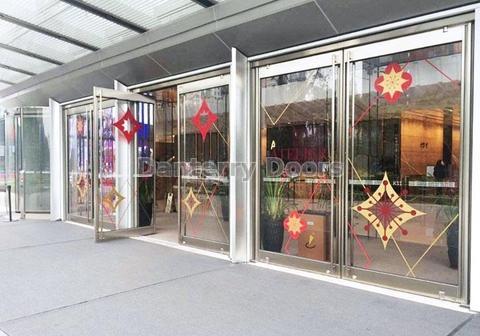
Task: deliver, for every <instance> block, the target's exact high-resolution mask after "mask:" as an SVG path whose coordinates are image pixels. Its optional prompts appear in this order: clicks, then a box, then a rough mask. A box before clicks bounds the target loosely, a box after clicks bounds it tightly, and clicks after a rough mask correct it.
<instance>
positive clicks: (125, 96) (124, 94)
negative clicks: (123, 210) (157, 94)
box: [92, 87, 155, 242]
mask: <svg viewBox="0 0 480 336" xmlns="http://www.w3.org/2000/svg"><path fill="white" fill-rule="evenodd" d="M105 100H107V101H114V102H115V109H117V110H118V109H119V102H124V103H127V104H129V105H130V104H132V105H133V104H137V103H138V104H151V105H153V108H155V101H154V100H153V99H151V98H149V97H146V96H144V95H140V94H137V93H132V92H128V91H120V90H112V89H106V88H100V87H94V88H93V115H92V117H93V120H92V125H93V127H92V128H93V152H92V154H93V166H92V176H93V178H92V183H93V193H94V194H93V196H94V197H93V213H94V215H93V222H94V228H95V241H97V242H99V241H103V240H108V239H112V238H122V237H131V236H138V235H146V234H151V233H154V223H152V222H153V221H152V222H151V225H149V226H145V227H138V216H137V213H136V212H135V209H137V207H136V206H135V204H136V203H137V200H136V193H135V189H134V188H136V178H135V182H134V183H132V184H131V186H130V189H131V191H132V193H131V195H132V199H130V200H129V201H130V202H132V204H134V206H132V208H133V211H132V210H131V209H129V210H128V211H129V212H130V215H129V216H128V218H129V219H127V223H129V225H130V228H123V229H118V228H115V230H109V229H106V228H104V226H103V223H102V222H101V221H100V217H99V216H100V202H101V190H100V171H99V167H100V166H99V164H100V161H99V151H100V147H99V129H100V125H99V121H100V120H99V118H101V116H102V110H103V109H104V105H103V104H104V101H105ZM131 110H132V109H131ZM133 110H134V109H133ZM117 112H118V111H117ZM132 113H134V114H136V113H135V112H132ZM153 115H155V113H153ZM135 138H136V136H135ZM135 148H136V141H133V142H132V143H131V144H129V145H128V147H126V148H125V149H126V150H127V151H129V152H130V153H131V154H132V155H133V156H132V158H133V161H134V162H132V161H130V162H128V163H127V165H128V167H129V171H130V172H132V173H133V175H134V176H130V177H135V174H136V173H138V170H137V164H136V159H137V150H135ZM130 177H127V178H130ZM153 179H154V180H153V183H154V184H155V173H154V174H153Z"/></svg>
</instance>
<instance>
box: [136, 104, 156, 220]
mask: <svg viewBox="0 0 480 336" xmlns="http://www.w3.org/2000/svg"><path fill="white" fill-rule="evenodd" d="M153 108H154V106H153V104H142V103H138V104H135V110H136V115H135V117H136V118H137V120H138V122H139V123H140V125H141V127H140V130H139V131H138V133H137V157H138V159H139V160H138V163H139V164H138V169H139V171H138V177H137V188H138V197H137V199H138V226H150V225H152V218H153V201H154V200H153V197H154V177H153V173H154V170H153V169H154V168H155V167H153V166H152V165H151V163H152V162H153V155H154V154H153V148H154V143H153V141H154V138H153V135H154V134H153Z"/></svg>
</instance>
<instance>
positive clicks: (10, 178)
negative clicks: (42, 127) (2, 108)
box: [5, 112, 18, 211]
mask: <svg viewBox="0 0 480 336" xmlns="http://www.w3.org/2000/svg"><path fill="white" fill-rule="evenodd" d="M15 133H16V127H15V118H14V116H13V113H7V112H6V113H5V184H6V185H11V186H12V211H15V210H17V209H18V208H17V203H16V199H17V184H16V181H17V179H16V176H17V174H16V172H17V171H16V169H15V161H16V157H15Z"/></svg>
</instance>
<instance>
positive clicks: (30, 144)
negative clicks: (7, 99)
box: [22, 108, 50, 212]
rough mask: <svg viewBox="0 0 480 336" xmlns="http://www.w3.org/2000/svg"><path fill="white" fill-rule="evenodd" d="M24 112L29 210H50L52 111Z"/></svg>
mask: <svg viewBox="0 0 480 336" xmlns="http://www.w3.org/2000/svg"><path fill="white" fill-rule="evenodd" d="M28 112H29V111H28V110H24V111H23V114H24V117H23V121H22V127H23V130H22V133H23V143H22V158H23V164H22V169H23V170H24V171H25V182H24V184H25V211H26V212H48V211H50V146H49V133H50V129H49V126H48V125H49V118H50V115H49V111H48V109H47V108H45V109H41V113H42V114H41V115H37V116H32V115H28V114H27V113H28Z"/></svg>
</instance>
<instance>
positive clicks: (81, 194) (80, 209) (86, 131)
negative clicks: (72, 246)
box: [67, 106, 93, 222]
mask: <svg viewBox="0 0 480 336" xmlns="http://www.w3.org/2000/svg"><path fill="white" fill-rule="evenodd" d="M84 110H85V112H84V113H77V114H71V115H68V116H67V130H68V153H67V155H68V159H67V160H68V215H69V217H72V216H74V217H81V218H84V219H85V221H86V222H90V221H91V219H92V217H93V213H92V196H93V195H92V172H91V148H92V147H91V146H92V142H91V141H92V140H91V133H90V132H91V125H90V123H91V118H90V115H91V107H90V106H89V107H85V108H84Z"/></svg>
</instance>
